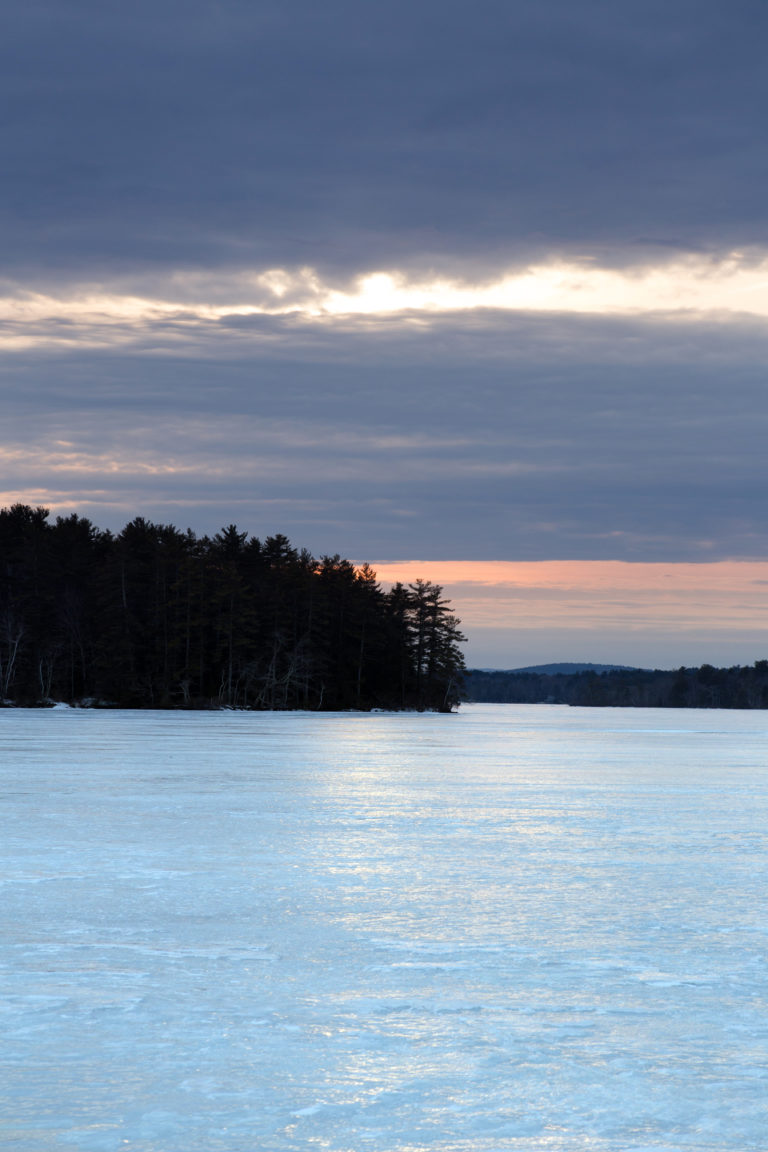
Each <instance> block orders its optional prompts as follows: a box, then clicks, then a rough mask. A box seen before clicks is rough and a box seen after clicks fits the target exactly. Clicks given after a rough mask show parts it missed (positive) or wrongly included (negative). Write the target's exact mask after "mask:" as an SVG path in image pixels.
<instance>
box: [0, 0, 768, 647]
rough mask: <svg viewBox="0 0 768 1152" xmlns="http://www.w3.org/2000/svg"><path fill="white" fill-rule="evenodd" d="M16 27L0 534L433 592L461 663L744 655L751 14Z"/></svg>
mask: <svg viewBox="0 0 768 1152" xmlns="http://www.w3.org/2000/svg"><path fill="white" fill-rule="evenodd" d="M3 17H4V20H3V24H4V35H3V38H2V42H0V99H1V100H2V107H3V108H4V115H3V117H2V120H1V121H0V156H1V157H2V168H1V169H0V172H1V176H0V252H2V264H1V265H0V352H1V354H2V355H1V375H0V504H2V505H7V504H10V503H12V502H15V501H17V500H19V501H22V502H24V503H30V504H42V505H45V506H46V507H48V508H50V509H51V515H52V516H56V515H65V514H68V513H69V512H72V511H76V512H78V513H80V514H82V515H86V516H88V517H90V518H91V519H92V520H93V521H94V522H95V523H96V524H98V525H99V526H100V527H104V528H111V529H113V530H119V529H120V528H121V527H122V525H123V524H125V523H126V522H127V521H128V520H130V519H132V518H133V517H134V516H136V515H143V516H146V517H148V518H150V519H154V520H156V521H160V522H163V523H174V524H176V525H177V526H179V527H187V526H189V527H192V528H193V529H195V531H197V532H209V533H211V532H215V531H217V530H218V529H219V528H221V527H222V526H223V525H226V524H229V523H232V522H235V523H237V524H238V526H239V527H240V528H241V529H242V530H247V531H249V532H250V533H252V534H254V535H257V536H260V537H262V538H263V537H264V536H266V535H270V534H273V533H276V532H283V533H285V534H286V535H288V536H289V537H290V538H291V540H292V541H293V542H294V543H295V544H296V545H297V546H299V547H307V548H309V549H310V550H312V551H313V552H315V553H316V554H318V555H320V554H334V553H336V552H338V553H340V554H342V555H345V556H348V557H349V558H350V559H352V560H354V561H355V562H358V563H362V562H363V561H369V562H370V563H371V564H373V565H374V567H376V569H377V571H378V572H379V574H380V576H381V578H382V579H387V578H388V575H387V574H389V576H391V577H392V578H397V577H396V576H392V573H396V572H398V571H400V572H403V573H407V574H408V575H411V574H420V573H423V574H424V575H425V578H429V579H434V580H437V582H439V583H442V584H444V585H445V587H446V589H447V591H448V593H449V594H450V595H451V597H452V599H453V602H454V606H455V608H456V609H457V611H458V614H459V615H460V616H461V618H462V620H463V622H464V631H465V632H466V634H467V635H468V637H469V643H468V646H467V658H468V661H469V662H470V664H474V665H478V666H484V667H485V666H488V667H493V666H496V667H516V666H519V665H522V664H530V663H542V662H547V661H560V660H567V659H573V660H579V661H581V660H587V661H589V660H593V661H597V662H602V661H604V662H611V663H630V664H632V663H637V664H644V665H645V664H651V665H653V666H659V667H674V666H678V665H680V664H682V663H689V664H692V663H701V662H702V661H708V662H710V663H715V664H719V663H728V664H731V663H750V662H752V661H753V660H755V659H760V658H764V657H766V656H768V593H767V591H766V590H768V539H767V538H766V531H765V528H766V511H765V504H766V500H765V491H766V479H767V475H766V474H767V473H768V464H767V463H766V460H767V459H768V456H767V454H766V434H767V433H768V408H767V406H766V402H765V390H766V363H768V200H767V199H766V196H765V188H766V186H767V185H768V140H767V139H766V136H767V134H768V127H767V126H766V121H765V114H764V110H765V108H766V106H767V105H768V69H766V68H765V53H766V45H767V44H768V7H766V5H765V4H764V3H762V0H732V2H731V3H730V4H728V5H724V4H722V3H721V2H719V0H718V2H712V0H665V2H664V3H660V2H657V0H579V3H577V4H575V3H573V0H474V2H473V3H472V4H471V5H470V4H469V3H458V2H448V3H446V0H441V2H440V3H437V2H436V0H409V3H407V4H406V3H404V2H402V0H387V3H386V4H384V3H371V2H364V0H355V2H352V0H326V2H325V3H323V4H318V3H317V0H312V2H309V0H281V2H280V3H279V4H278V3H272V2H271V0H258V2H256V0H183V2H182V0H153V2H152V3H151V4H150V3H148V2H146V0H133V2H132V3H131V4H129V5H117V4H114V3H105V0H98V2H97V0H69V2H68V3H67V4H61V3H60V2H58V0H56V2H53V0H50V2H40V0H28V2H27V3H26V4H24V5H14V4H10V3H8V2H6V4H5V5H4V12H3ZM468 564H471V565H472V566H471V567H467V565H468ZM398 565H400V567H399V568H398V567H397V566H398ZM462 565H463V567H462ZM403 566H405V567H403Z"/></svg>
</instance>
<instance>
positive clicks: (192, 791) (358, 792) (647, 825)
mask: <svg viewBox="0 0 768 1152" xmlns="http://www.w3.org/2000/svg"><path fill="white" fill-rule="evenodd" d="M767 754H768V716H766V714H764V713H759V712H749V713H748V712H675V711H663V712H655V711H653V712H651V711H640V710H636V711H633V710H621V709H610V710H609V709H605V710H586V709H583V710H582V709H568V708H558V707H545V706H533V707H524V706H512V705H509V706H505V705H485V706H483V705H475V706H469V707H464V708H462V710H461V712H460V714H459V715H458V716H435V715H414V714H404V715H403V714H401V715H387V714H376V715H365V714H347V715H313V714H307V713H288V714H270V713H184V714H180V713H150V712H134V713H127V712H97V711H92V712H86V711H78V710H68V709H62V710H48V711H17V710H2V711H0V784H1V786H2V791H1V794H0V802H1V803H2V828H3V841H2V851H3V868H2V887H1V888H0V892H1V894H2V902H1V904H0V909H1V915H2V921H3V924H2V929H3V949H2V954H1V955H0V992H1V993H2V999H1V1000H0V1026H1V1027H2V1045H1V1046H0V1085H2V1087H0V1147H1V1148H3V1149H13V1152H49V1150H57V1149H64V1150H72V1149H74V1150H82V1152H117V1150H120V1149H129V1150H130V1152H217V1150H224V1152H252V1150H253V1152H255V1150H257V1149H258V1150H267V1152H288V1150H299V1149H317V1150H322V1152H364V1150H366V1149H370V1150H371V1152H394V1150H397V1152H417V1150H420V1149H433V1150H439V1152H502V1150H504V1152H507V1150H516V1152H581V1150H584V1152H586V1150H587V1149H588V1150H589V1152H689V1150H694V1149H695V1150H697V1152H699V1150H701V1152H703V1150H707V1152H730V1150H734V1152H736V1150H738V1152H746V1150H751V1149H760V1150H764V1149H765V1148H766V1146H768V1137H767V1135H766V1133H768V1114H767V1108H766V1100H768V1017H767V1016H766V991H767V982H766V976H767V972H768V968H767V958H768V917H767V916H766V891H767V890H768V883H767V881H768V875H767V873H768V852H767V851H766V841H765V834H766V828H767V827H768V789H767V787H766V785H767V783H768V772H767V770H766V764H767V762H768V761H767Z"/></svg>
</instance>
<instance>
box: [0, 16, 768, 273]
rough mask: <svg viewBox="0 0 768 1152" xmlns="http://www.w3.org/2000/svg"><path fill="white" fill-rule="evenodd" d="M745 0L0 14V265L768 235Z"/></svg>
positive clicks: (765, 76)
mask: <svg viewBox="0 0 768 1152" xmlns="http://www.w3.org/2000/svg"><path fill="white" fill-rule="evenodd" d="M767 33H768V9H767V8H766V6H765V5H764V4H762V3H758V2H756V0H734V2H733V3H731V4H728V5H725V4H722V3H719V2H714V0H672V2H671V3H669V2H667V3H661V2H659V0H631V2H621V3H615V0H612V2H610V3H609V2H608V0H582V2H580V3H578V4H575V3H573V2H572V0H515V2H510V0H498V2H496V0H481V2H480V3H475V4H472V5H470V4H468V3H467V4H445V3H438V2H437V0H425V2H421V3H417V4H414V3H412V0H409V2H408V3H405V0H389V2H388V3H387V4H376V5H374V4H361V3H359V0H330V2H328V3H323V4H319V3H317V2H316V0H292V2H283V3H280V4H277V3H267V2H264V0H259V3H252V2H250V0H248V2H246V0H242V2H240V0H222V2H219V3H214V2H212V0H208V2H203V0H183V2H181V0H178V2H176V0H159V2H158V0H153V2H152V3H150V2H148V0H133V2H132V3H130V4H122V5H116V4H106V3H104V2H103V0H79V2H78V0H70V2H68V3H66V4H62V3H58V2H55V3H41V2H39V0H37V2H36V0H31V2H29V3H27V4H24V5H21V4H18V5H6V6H5V12H4V26H3V38H2V44H1V45H0V100H2V107H3V109H4V114H3V118H2V128H1V129H0V155H2V162H3V180H2V193H1V202H0V241H1V243H2V251H3V255H4V260H5V266H6V271H9V270H10V271H11V272H12V271H13V270H14V269H16V270H17V271H18V270H19V269H22V268H25V269H27V270H28V271H30V270H32V269H36V270H37V272H38V275H42V274H43V273H44V274H45V276H47V277H50V276H52V275H54V274H55V273H56V272H57V271H58V273H59V274H60V275H62V276H63V275H66V276H68V277H72V276H73V275H74V276H75V277H80V278H82V277H83V276H85V277H88V276H99V275H101V274H104V272H105V270H108V271H109V274H110V275H113V274H115V272H116V271H118V270H119V269H120V268H125V269H131V268H133V269H141V268H147V267H150V266H157V265H163V266H166V265H171V266H173V267H185V266H196V265H201V264H205V265H228V264H231V265H243V264H246V265H247V264H250V265H255V266H259V267H264V266H271V265H278V264H279V265H291V266H293V265H304V264H308V265H312V266H318V267H324V268H328V269H332V268H336V269H338V270H342V269H357V268H361V267H371V266H380V265H391V264H398V265H404V264H407V263H409V262H410V263H414V264H418V263H425V262H427V263H431V264H432V265H434V266H438V267H439V266H440V264H441V262H444V263H446V264H448V265H451V266H453V265H454V264H455V262H456V261H463V262H464V264H465V265H466V266H467V267H469V266H472V265H477V266H478V267H482V266H485V265H488V264H498V263H503V262H505V261H508V260H510V259H514V258H517V257H520V256H523V257H525V256H526V254H530V253H533V252H538V253H542V252H548V251H551V250H562V249H570V250H575V251H582V250H588V251H589V252H590V253H593V252H595V251H596V250H598V249H600V250H601V251H602V253H603V256H604V258H605V259H607V260H610V259H614V260H627V259H643V258H645V257H646V256H647V254H648V253H649V252H657V251H658V248H659V246H661V248H662V250H666V249H668V248H669V247H671V248H673V249H675V248H681V249H682V250H687V249H689V248H693V249H699V248H703V249H705V250H709V249H711V248H720V247H722V246H723V245H724V244H726V245H727V244H731V243H763V242H766V241H768V210H767V209H766V203H765V197H764V194H763V189H764V187H765V184H766V177H767V176H768V150H767V149H766V147H765V145H766V129H765V123H764V109H765V106H766V99H767V98H768V69H766V68H765V66H764V60H765V45H766V34H767Z"/></svg>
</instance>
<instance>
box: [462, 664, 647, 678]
mask: <svg viewBox="0 0 768 1152" xmlns="http://www.w3.org/2000/svg"><path fill="white" fill-rule="evenodd" d="M483 671H484V672H491V671H493V669H491V668H484V669H483ZM505 671H506V672H509V673H517V672H535V673H536V674H537V675H539V676H571V675H573V673H575V672H639V671H640V669H639V668H638V667H637V665H635V664H531V665H529V666H528V667H526V668H507V669H505Z"/></svg>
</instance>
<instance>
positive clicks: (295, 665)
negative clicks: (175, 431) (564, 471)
mask: <svg viewBox="0 0 768 1152" xmlns="http://www.w3.org/2000/svg"><path fill="white" fill-rule="evenodd" d="M463 640H464V637H463V636H462V635H461V633H460V631H459V621H458V620H457V619H456V617H455V616H454V614H453V612H452V610H451V609H450V607H449V604H448V601H446V600H445V599H444V598H443V595H442V588H441V587H440V586H439V585H437V584H433V583H430V582H428V581H423V580H417V581H416V582H415V583H413V584H408V585H403V584H395V585H394V587H393V588H392V589H391V590H390V591H388V592H385V591H384V590H383V589H382V588H381V587H380V585H379V584H378V583H377V580H376V574H375V572H374V571H373V570H372V569H371V568H370V567H369V566H368V565H367V564H364V565H362V566H361V567H356V566H355V565H354V564H352V563H351V562H350V561H349V560H345V559H343V558H342V557H340V556H338V555H335V556H323V557H321V558H320V559H319V560H318V559H316V558H315V557H314V556H312V555H311V554H310V553H309V552H308V551H306V550H305V549H302V550H297V549H296V548H294V547H293V546H292V545H291V543H290V541H289V540H288V539H287V538H286V537H285V536H282V535H276V536H269V537H267V538H266V539H264V540H259V539H258V538H256V537H254V536H249V535H248V533H247V532H241V531H239V529H238V528H237V527H236V526H235V525H234V524H231V525H229V526H228V527H227V528H224V529H222V531H221V532H218V533H217V534H216V535H215V536H213V537H212V538H209V537H208V536H196V535H195V533H194V532H192V531H191V530H189V529H188V530H187V531H180V530H179V529H177V528H175V527H173V526H172V525H168V524H153V523H151V522H150V521H148V520H145V519H143V518H142V517H137V518H136V519H134V520H132V521H131V522H130V523H129V524H127V525H126V526H125V527H124V528H123V529H122V531H121V532H119V533H118V534H113V533H111V532H109V531H103V530H101V529H99V528H97V527H95V526H94V525H93V524H92V523H91V522H90V521H89V520H88V519H85V518H84V517H81V516H78V515H75V514H73V515H70V516H65V517H62V516H58V517H57V518H56V520H55V522H51V519H50V514H49V511H48V509H46V508H40V507H36V508H32V507H29V506H27V505H23V504H15V505H13V506H12V507H10V508H4V509H2V510H0V700H1V701H2V703H3V704H5V705H13V704H15V705H41V704H50V703H51V702H53V701H62V702H66V703H71V704H89V705H91V706H114V707H124V708H126V707H127V708H216V707H229V708H251V709H295V708H301V709H316V710H324V711H330V710H337V709H371V708H382V709H403V708H410V709H420V710H421V709H431V710H437V711H441V712H449V711H451V710H452V709H453V708H454V707H455V706H456V705H457V704H458V701H459V699H460V696H461V694H462V675H463V671H464V661H463V657H462V653H461V649H460V647H459V646H460V644H461V643H462V642H463Z"/></svg>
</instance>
